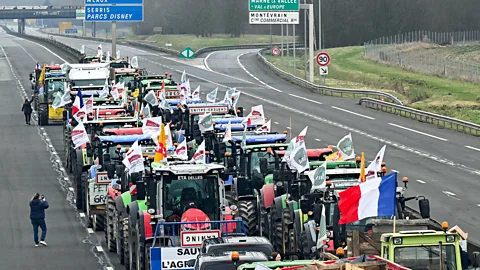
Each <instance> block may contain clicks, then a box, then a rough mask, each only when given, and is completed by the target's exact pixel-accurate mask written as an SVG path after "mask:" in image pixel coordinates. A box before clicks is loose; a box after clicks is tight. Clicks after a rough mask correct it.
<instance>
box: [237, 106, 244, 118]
mask: <svg viewBox="0 0 480 270" xmlns="http://www.w3.org/2000/svg"><path fill="white" fill-rule="evenodd" d="M237 111H238V112H237V116H238V117H243V107H238V108H237Z"/></svg>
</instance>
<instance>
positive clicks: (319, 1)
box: [318, 0, 323, 51]
mask: <svg viewBox="0 0 480 270" xmlns="http://www.w3.org/2000/svg"><path fill="white" fill-rule="evenodd" d="M322 47H323V46H322V0H318V49H319V50H320V51H322Z"/></svg>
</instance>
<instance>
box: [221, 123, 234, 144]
mask: <svg viewBox="0 0 480 270" xmlns="http://www.w3.org/2000/svg"><path fill="white" fill-rule="evenodd" d="M231 140H232V122H231V121H228V124H227V128H226V129H225V135H223V142H228V141H231Z"/></svg>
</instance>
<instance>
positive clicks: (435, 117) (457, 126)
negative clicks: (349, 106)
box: [358, 98, 480, 136]
mask: <svg viewBox="0 0 480 270" xmlns="http://www.w3.org/2000/svg"><path fill="white" fill-rule="evenodd" d="M358 104H359V105H365V107H368V108H371V109H374V110H381V111H383V112H388V113H392V114H396V115H400V116H403V117H408V118H410V119H413V120H418V121H420V122H424V123H430V124H432V125H435V126H437V127H439V128H447V129H452V130H456V131H459V132H462V133H465V134H470V135H474V136H480V125H477V124H474V123H471V122H467V121H463V120H459V119H455V118H451V117H448V116H443V115H439V114H435V113H431V112H426V111H421V110H417V109H413V108H410V107H406V106H402V105H397V104H393V103H388V102H384V101H381V100H378V99H373V98H361V99H360V101H359V102H358Z"/></svg>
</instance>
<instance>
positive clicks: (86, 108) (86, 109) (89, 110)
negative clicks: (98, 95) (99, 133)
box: [83, 96, 93, 114]
mask: <svg viewBox="0 0 480 270" xmlns="http://www.w3.org/2000/svg"><path fill="white" fill-rule="evenodd" d="M83 107H84V108H83V110H84V112H85V114H89V113H92V112H93V96H90V98H89V99H88V100H87V101H86V102H85V105H84V106H83Z"/></svg>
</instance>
